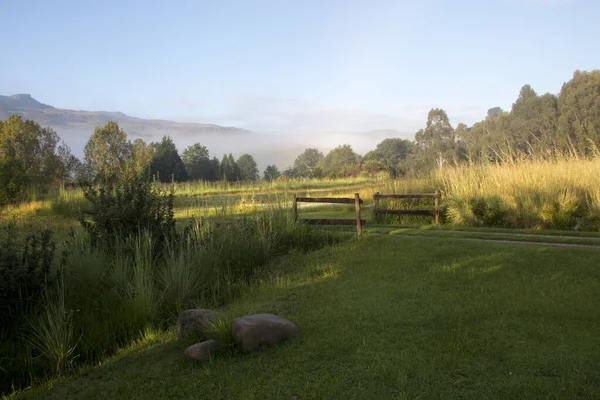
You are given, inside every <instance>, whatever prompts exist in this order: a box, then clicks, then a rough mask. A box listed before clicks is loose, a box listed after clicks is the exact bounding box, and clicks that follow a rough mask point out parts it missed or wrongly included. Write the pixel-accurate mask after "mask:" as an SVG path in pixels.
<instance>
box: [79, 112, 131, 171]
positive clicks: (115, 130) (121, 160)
mask: <svg viewBox="0 0 600 400" xmlns="http://www.w3.org/2000/svg"><path fill="white" fill-rule="evenodd" d="M131 153H132V146H131V143H130V142H129V141H127V134H126V133H125V132H124V131H123V130H122V129H121V128H119V125H118V124H117V123H116V122H112V121H109V122H108V123H107V124H106V125H105V126H103V127H99V126H98V127H96V129H94V133H93V134H92V136H91V137H90V140H89V141H88V142H87V144H86V145H85V149H84V162H85V167H86V170H87V172H88V173H89V175H90V176H89V178H91V179H92V180H94V181H96V182H107V181H113V180H115V179H118V178H120V177H122V176H123V175H124V174H125V171H126V167H127V161H128V160H129V157H131Z"/></svg>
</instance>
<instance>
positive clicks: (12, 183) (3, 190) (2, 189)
mask: <svg viewBox="0 0 600 400" xmlns="http://www.w3.org/2000/svg"><path fill="white" fill-rule="evenodd" d="M24 171H25V169H24V167H23V164H22V163H21V162H20V161H19V160H16V159H13V158H5V159H3V160H0V207H1V206H4V205H7V204H15V203H18V202H20V201H23V200H25V198H26V197H27V189H28V187H29V180H28V178H27V175H26V174H25V172H24Z"/></svg>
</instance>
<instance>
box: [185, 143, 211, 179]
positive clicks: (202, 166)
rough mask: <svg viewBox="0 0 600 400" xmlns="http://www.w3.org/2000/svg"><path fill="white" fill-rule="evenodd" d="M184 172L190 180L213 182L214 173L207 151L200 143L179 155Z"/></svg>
mask: <svg viewBox="0 0 600 400" xmlns="http://www.w3.org/2000/svg"><path fill="white" fill-rule="evenodd" d="M181 160H182V161H183V165H185V170H186V171H187V173H188V176H189V178H190V179H192V180H199V179H203V180H213V176H214V172H213V165H212V164H211V161H210V158H209V155H208V149H207V148H206V147H204V146H202V145H201V144H200V143H196V144H193V145H191V146H189V147H187V148H186V149H185V150H184V151H183V153H182V154H181Z"/></svg>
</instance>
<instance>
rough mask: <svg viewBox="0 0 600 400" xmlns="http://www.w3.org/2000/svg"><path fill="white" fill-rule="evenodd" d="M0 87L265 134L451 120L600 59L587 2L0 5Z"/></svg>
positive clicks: (599, 5) (75, 105)
mask: <svg viewBox="0 0 600 400" xmlns="http://www.w3.org/2000/svg"><path fill="white" fill-rule="evenodd" d="M0 14H1V15H2V20H1V21H2V22H1V23H0V41H1V44H2V45H1V51H0V66H1V67H0V69H1V73H0V94H4V95H7V94H14V93H30V94H32V95H33V96H34V97H35V98H37V99H38V100H40V101H42V102H45V103H48V104H52V105H54V106H56V107H61V108H71V109H85V110H107V111H122V112H125V113H127V114H131V115H134V116H140V117H148V118H169V119H176V120H185V121H197V122H213V123H218V124H223V125H234V126H239V127H244V128H248V129H251V130H255V131H258V132H263V133H276V134H281V135H285V134H292V133H296V132H309V131H310V132H318V131H320V130H323V131H339V132H346V131H348V132H349V131H367V130H371V129H397V130H399V131H401V132H411V133H414V131H415V130H416V129H418V128H419V127H420V126H422V125H424V123H425V118H426V114H427V111H428V110H429V109H430V108H432V107H441V108H444V109H446V110H447V111H448V113H449V115H450V117H451V120H452V122H453V123H454V124H456V123H458V122H466V123H468V124H471V123H473V122H474V121H477V120H480V119H482V118H483V117H484V115H485V112H486V110H487V109H488V108H491V107H494V106H501V107H503V108H505V109H509V108H510V105H511V104H512V102H513V101H514V100H515V99H516V97H517V95H518V92H519V89H520V87H521V86H522V85H523V84H526V83H529V84H531V85H532V86H533V88H534V89H535V90H536V91H538V93H544V92H552V93H558V91H559V90H560V87H561V85H562V84H563V83H564V82H565V81H567V80H568V79H570V77H571V76H572V74H573V72H574V70H576V69H581V70H591V69H594V68H598V67H600V51H598V50H599V47H598V42H597V40H598V38H600V24H599V23H598V17H600V2H599V1H596V0H588V1H586V0H570V1H569V0H562V1H561V0H520V1H519V0H470V1H459V0H455V1H451V0H447V1H444V0H436V1H434V0H422V1H401V0H396V1H378V0H369V1H367V0H364V1H350V0H348V1H333V0H321V1H309V0H302V1H297V0H296V1H291V0H290V1H286V0H271V1H259V0H245V1H192V0H190V1H187V0H186V1H169V2H167V1H148V0H145V1H126V0H123V1H113V0H104V1H93V2H92V1H80V0H79V1H66V0H55V1H46V0H37V1H32V0H2V1H1V2H0Z"/></svg>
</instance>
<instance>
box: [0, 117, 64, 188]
mask: <svg viewBox="0 0 600 400" xmlns="http://www.w3.org/2000/svg"><path fill="white" fill-rule="evenodd" d="M59 142H60V138H59V136H58V135H57V134H56V132H54V131H53V130H52V129H50V128H42V127H41V126H40V125H39V124H38V123H37V122H34V121H31V120H23V119H22V118H21V117H20V116H18V115H12V116H10V117H9V118H8V119H7V120H5V121H0V159H3V158H5V159H10V160H17V161H18V162H19V163H20V165H21V168H22V169H23V171H22V172H23V176H26V177H27V179H28V180H29V181H30V182H31V183H33V184H36V185H42V186H47V185H48V184H51V183H53V182H56V181H57V180H59V179H62V178H63V176H64V175H65V173H66V168H67V167H68V166H66V165H65V164H64V162H65V161H68V162H71V161H72V159H71V157H67V158H68V159H67V160H63V159H62V158H61V156H60V154H59V150H61V147H62V150H61V152H62V153H65V154H66V153H67V149H68V147H66V145H64V144H63V145H62V146H59V147H57V146H58V144H59ZM68 153H69V154H70V150H69V151H68ZM11 162H12V161H11Z"/></svg>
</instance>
